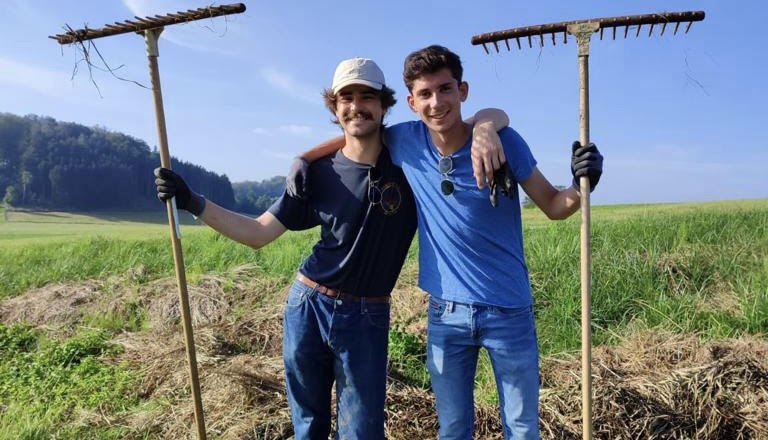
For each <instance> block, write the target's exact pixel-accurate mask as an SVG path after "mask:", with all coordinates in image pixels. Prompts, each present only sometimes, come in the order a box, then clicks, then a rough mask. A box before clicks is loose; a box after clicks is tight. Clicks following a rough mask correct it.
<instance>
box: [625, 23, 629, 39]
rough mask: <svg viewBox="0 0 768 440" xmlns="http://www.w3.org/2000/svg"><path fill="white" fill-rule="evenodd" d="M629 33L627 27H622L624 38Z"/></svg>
mask: <svg viewBox="0 0 768 440" xmlns="http://www.w3.org/2000/svg"><path fill="white" fill-rule="evenodd" d="M628 33H629V25H626V26H624V38H627V34H628Z"/></svg>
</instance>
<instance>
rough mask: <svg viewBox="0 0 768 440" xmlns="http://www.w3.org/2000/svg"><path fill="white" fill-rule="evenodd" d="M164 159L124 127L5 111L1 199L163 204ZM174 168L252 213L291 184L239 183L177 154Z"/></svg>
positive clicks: (218, 198)
mask: <svg viewBox="0 0 768 440" xmlns="http://www.w3.org/2000/svg"><path fill="white" fill-rule="evenodd" d="M159 164H160V157H159V153H158V151H157V147H154V148H153V149H150V147H149V146H148V145H147V144H146V143H145V142H144V141H142V140H139V139H136V138H134V137H131V136H128V135H125V134H123V133H118V132H114V131H110V130H107V129H105V128H101V127H86V126H83V125H80V124H76V123H71V122H61V121H57V120H55V119H53V118H50V117H45V116H37V115H27V116H17V115H13V114H10V113H0V198H1V199H2V201H3V202H4V203H6V204H7V205H11V206H17V207H30V208H44V209H58V210H101V209H137V208H138V209H140V208H144V207H147V206H150V205H151V204H153V203H157V199H156V197H155V189H154V184H153V178H152V171H153V170H154V168H156V167H157V166H158V165H159ZM172 168H173V169H174V170H175V171H176V172H178V173H179V174H181V175H183V176H184V178H185V180H187V182H188V183H189V185H190V186H191V187H192V188H194V189H195V190H196V191H197V192H200V193H202V194H204V195H205V196H206V197H207V198H208V199H210V200H213V201H215V202H216V203H218V204H219V205H221V206H224V207H226V208H229V209H236V210H238V211H242V212H248V213H253V214H258V213H261V212H263V211H264V210H265V209H266V208H268V207H269V205H270V204H271V203H272V202H273V201H274V200H275V199H276V198H277V197H278V196H279V195H280V194H281V193H282V191H283V188H284V177H279V176H278V177H273V178H272V179H267V180H265V181H263V182H241V183H239V184H235V185H233V184H232V183H231V182H230V181H229V178H228V177H227V176H226V175H219V174H216V173H214V172H211V171H208V170H206V169H205V168H203V167H202V166H199V165H195V164H191V163H188V162H184V161H179V160H177V159H175V158H172ZM233 186H234V188H233ZM236 194H237V195H236Z"/></svg>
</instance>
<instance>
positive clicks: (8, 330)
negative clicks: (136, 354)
mask: <svg viewBox="0 0 768 440" xmlns="http://www.w3.org/2000/svg"><path fill="white" fill-rule="evenodd" d="M109 337H110V336H109V334H108V333H105V332H103V331H100V330H89V331H84V332H81V333H80V334H77V335H75V336H74V337H72V338H70V339H68V340H66V341H56V340H51V339H48V338H47V337H45V336H44V335H43V334H42V333H41V332H39V331H37V330H35V329H33V328H31V327H29V326H26V325H23V324H15V325H12V326H6V325H3V324H0V402H3V405H2V411H0V438H9V439H10V438H19V439H49V438H60V439H73V440H74V439H82V438H94V437H92V435H91V434H93V433H92V432H91V431H92V428H88V427H85V426H79V425H78V424H77V423H72V422H73V421H74V420H73V419H76V417H77V415H78V412H79V411H97V410H98V411H107V412H120V411H122V410H124V409H126V408H129V407H131V406H134V405H135V404H136V403H137V402H138V399H137V397H136V396H135V395H134V394H133V392H132V387H133V385H134V383H135V382H136V380H137V375H136V372H134V371H131V370H129V369H128V368H126V367H124V366H115V365H109V364H108V363H106V362H104V361H103V358H108V357H109V356H111V355H113V354H114V353H115V352H116V350H117V348H116V347H115V346H113V345H111V344H110V343H109V342H108V340H109ZM124 435H125V433H124V432H123V430H122V429H121V428H119V427H113V428H105V429H99V430H98V436H97V437H95V438H115V439H117V438H122V437H124Z"/></svg>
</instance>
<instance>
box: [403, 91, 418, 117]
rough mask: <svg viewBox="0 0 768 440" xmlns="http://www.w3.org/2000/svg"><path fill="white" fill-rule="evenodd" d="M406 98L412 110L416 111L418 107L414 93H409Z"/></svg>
mask: <svg viewBox="0 0 768 440" xmlns="http://www.w3.org/2000/svg"><path fill="white" fill-rule="evenodd" d="M405 100H406V101H408V107H410V108H411V110H412V111H413V112H414V113H416V107H414V103H415V101H414V99H413V95H408V96H407V97H406V98H405Z"/></svg>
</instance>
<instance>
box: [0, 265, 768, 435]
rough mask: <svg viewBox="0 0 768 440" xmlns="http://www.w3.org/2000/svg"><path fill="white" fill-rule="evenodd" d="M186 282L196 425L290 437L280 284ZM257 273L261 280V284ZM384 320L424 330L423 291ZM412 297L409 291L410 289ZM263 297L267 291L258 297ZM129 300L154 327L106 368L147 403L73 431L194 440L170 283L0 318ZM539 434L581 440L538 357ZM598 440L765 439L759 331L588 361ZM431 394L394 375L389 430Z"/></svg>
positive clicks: (575, 372)
mask: <svg viewBox="0 0 768 440" xmlns="http://www.w3.org/2000/svg"><path fill="white" fill-rule="evenodd" d="M237 270H239V271H240V272H242V273H236V274H234V276H231V277H229V276H228V277H226V278H218V277H204V278H202V279H200V280H199V281H198V282H195V283H192V284H190V289H189V290H190V306H191V309H192V316H193V321H194V325H195V341H196V348H197V355H198V356H197V357H198V363H199V377H200V385H201V390H202V398H203V405H204V411H205V417H206V427H207V429H208V431H209V433H210V434H211V435H213V436H216V437H217V438H222V439H239V440H242V439H252V440H256V439H259V440H279V439H289V438H292V427H291V422H290V413H289V410H288V404H287V400H286V396H285V389H284V381H283V367H282V356H281V342H282V322H281V321H282V319H281V315H282V302H283V300H282V297H283V295H284V292H285V286H286V285H287V283H286V282H285V280H275V279H270V280H265V279H264V277H259V276H257V275H258V274H257V273H254V271H255V270H256V269H254V268H252V267H244V268H239V269H237ZM259 279H261V281H259ZM400 289H401V290H404V291H403V292H400V293H401V294H399V295H396V298H397V299H396V301H395V303H394V304H393V307H394V308H393V320H394V321H396V322H398V323H399V324H401V325H404V326H405V328H407V329H408V330H409V331H411V332H415V333H418V334H421V335H422V336H423V332H424V325H423V315H421V313H423V312H422V311H423V310H424V309H425V307H426V306H425V304H424V301H425V299H424V298H425V297H424V296H423V295H421V294H420V293H419V292H417V291H415V290H414V289H415V288H410V287H408V286H404V287H400ZM411 290H414V291H411ZM261 293H264V294H263V295H261V296H260V294H261ZM136 306H139V307H141V308H142V310H144V311H145V313H146V314H147V318H148V319H147V321H148V322H149V324H150V328H149V329H147V330H145V331H141V332H135V333H134V332H128V331H125V332H122V333H120V334H118V336H117V337H116V338H115V339H114V342H116V343H119V344H121V345H122V346H123V347H124V351H123V353H122V354H121V355H120V356H119V357H118V358H116V359H114V361H115V362H124V361H125V362H128V363H129V364H130V365H132V366H133V367H134V368H136V369H137V370H138V371H140V373H141V378H142V380H141V383H140V384H139V386H138V387H137V389H136V391H135V392H136V395H137V396H139V397H141V398H143V399H148V400H150V401H151V402H152V404H150V405H142V406H141V407H140V408H138V409H134V410H132V411H131V412H128V413H118V414H104V413H99V414H93V413H92V414H86V413H81V414H79V420H77V421H76V423H78V422H79V423H84V424H111V425H122V426H126V427H128V428H129V430H130V431H131V432H134V433H136V437H135V438H145V437H146V436H147V435H149V436H150V437H151V438H163V439H174V440H176V439H186V438H189V439H191V438H194V433H195V428H194V424H195V422H194V415H193V404H192V399H191V396H190V392H189V386H188V374H189V373H188V366H187V360H186V359H187V358H186V354H185V351H184V342H183V336H182V332H181V328H180V323H179V313H178V294H177V291H176V286H175V284H174V283H173V281H172V280H167V279H166V280H158V281H155V282H150V283H147V284H143V285H141V286H139V287H138V288H137V289H131V288H129V287H123V286H122V284H121V283H119V282H115V281H114V280H113V281H106V282H97V281H94V282H85V283H81V284H78V285H52V286H49V287H46V288H42V289H35V290H31V291H29V292H27V293H26V294H25V295H22V296H19V297H16V298H11V299H7V300H4V301H2V302H0V319H1V320H2V321H3V322H5V323H12V322H18V321H26V322H29V323H32V324H34V325H37V326H41V327H44V328H47V329H49V330H50V329H51V328H54V327H55V328H58V329H59V330H58V332H61V329H65V331H64V333H66V332H67V331H68V330H69V329H74V328H76V327H77V326H78V325H80V324H81V323H82V321H83V319H84V318H85V317H87V316H88V315H89V314H93V313H98V312H99V311H101V312H102V313H104V311H105V310H106V311H107V312H108V313H110V312H114V313H118V314H120V313H122V311H124V310H128V309H130V308H131V307H136ZM541 365H542V371H541V376H542V391H541V399H540V404H541V405H540V407H541V411H540V413H541V419H540V426H541V428H542V438H544V439H558V440H569V439H580V438H581V420H580V419H581V391H580V360H579V358H578V356H572V357H567V358H562V357H560V358H546V359H543V360H542V363H541ZM593 391H594V407H593V416H594V420H593V426H594V434H595V438H596V439H606V440H621V439H627V440H628V439H648V440H662V439H665V440H667V439H668V440H694V439H695V440H715V439H717V440H721V439H728V440H731V439H733V440H747V439H768V342H766V341H765V340H764V339H761V338H759V337H751V338H740V339H729V340H725V341H717V342H708V343H703V342H701V341H700V340H699V339H698V338H697V337H696V336H693V335H687V336H681V335H673V334H658V333H646V334H639V335H636V336H634V337H632V338H630V339H627V340H625V341H624V342H623V343H622V344H621V345H619V346H615V347H598V348H597V349H595V351H594V353H593ZM434 408H435V407H434V396H433V395H432V394H431V392H429V391H428V390H424V389H420V388H416V387H412V386H409V385H407V384H405V383H402V382H400V381H399V380H398V379H396V378H394V377H393V378H390V380H389V389H388V394H387V410H386V411H387V414H386V415H387V425H386V431H387V436H388V438H389V439H391V440H401V439H402V440H417V439H419V440H420V439H427V438H436V433H437V416H436V414H435V409H434ZM475 420H476V429H475V436H474V437H475V438H476V439H501V438H502V434H501V423H500V418H499V414H498V409H497V407H496V406H491V405H480V406H479V407H478V408H477V413H476V418H475Z"/></svg>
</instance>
